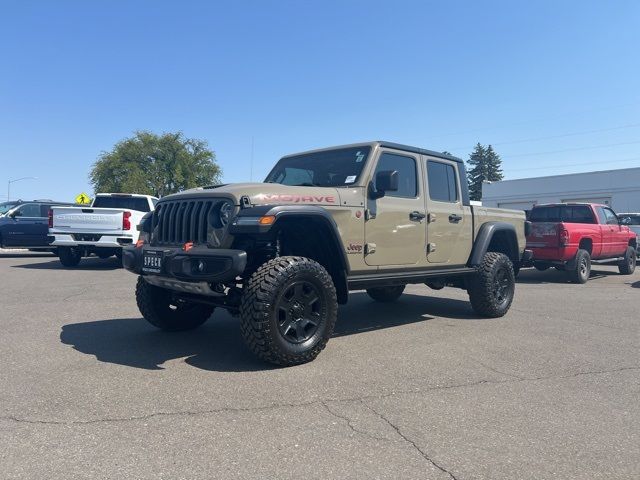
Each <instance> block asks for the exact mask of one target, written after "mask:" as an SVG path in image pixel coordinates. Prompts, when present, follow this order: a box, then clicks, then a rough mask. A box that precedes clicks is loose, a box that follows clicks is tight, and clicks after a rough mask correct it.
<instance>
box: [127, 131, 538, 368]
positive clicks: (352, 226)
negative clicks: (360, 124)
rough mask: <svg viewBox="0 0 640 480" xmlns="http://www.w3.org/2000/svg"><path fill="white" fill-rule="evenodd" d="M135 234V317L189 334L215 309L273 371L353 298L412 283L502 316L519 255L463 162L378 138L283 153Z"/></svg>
mask: <svg viewBox="0 0 640 480" xmlns="http://www.w3.org/2000/svg"><path fill="white" fill-rule="evenodd" d="M138 228H139V229H140V230H141V235H140V240H139V241H138V242H137V244H136V245H135V246H130V247H126V248H125V249H124V252H123V264H124V266H125V268H127V269H128V270H130V271H132V272H134V273H136V274H138V275H139V278H138V284H137V288H136V298H137V302H138V306H139V308H140V311H141V312H142V314H143V316H144V318H145V319H147V320H148V321H149V322H150V323H151V324H153V325H155V326H156V327H159V328H161V329H164V330H169V331H176V330H187V329H192V328H195V327H197V326H199V325H201V324H202V323H204V322H205V321H207V320H208V319H209V317H210V316H211V314H212V313H213V310H214V309H215V308H216V307H218V308H224V309H227V310H228V311H230V312H231V313H232V314H234V315H238V316H239V317H240V328H241V331H242V334H243V336H244V339H245V341H246V344H247V346H248V347H249V349H251V350H252V351H253V352H254V353H255V354H256V355H257V356H258V357H260V358H262V359H263V360H266V361H268V362H272V363H275V364H278V365H295V364H300V363H304V362H308V361H310V360H313V359H314V358H315V357H316V356H317V355H318V354H319V353H320V351H321V350H322V349H323V348H324V347H325V345H326V344H327V341H328V340H329V338H330V337H331V335H332V332H333V328H334V325H335V322H336V317H337V310H338V304H344V303H346V302H347V299H348V296H349V291H352V290H366V291H367V293H368V294H369V296H370V297H371V298H372V299H373V300H375V301H379V302H390V301H394V300H396V299H398V297H400V295H401V294H402V292H403V290H404V288H405V286H406V285H407V284H410V283H411V284H419V283H424V284H426V285H427V286H429V287H431V288H433V289H435V290H439V289H441V288H443V287H445V286H453V287H459V288H463V289H466V290H467V291H468V293H469V297H470V300H471V306H472V307H473V309H474V311H475V312H476V313H478V314H480V315H483V316H488V317H499V316H502V315H504V314H505V313H506V312H507V311H508V310H509V307H510V305H511V302H512V300H513V296H514V290H515V278H514V277H515V274H514V272H517V270H518V269H519V267H520V265H521V264H522V263H523V262H527V261H529V253H530V252H528V251H525V214H524V212H520V211H515V210H503V209H496V208H485V207H481V206H471V204H470V201H469V193H468V189H467V180H466V173H465V167H464V163H463V161H462V160H460V159H458V158H455V157H452V156H449V155H446V154H442V153H438V152H433V151H429V150H424V149H421V148H415V147H409V146H405V145H398V144H395V143H389V142H380V141H378V142H369V143H359V144H354V145H347V146H341V147H332V148H325V149H321V150H313V151H309V152H304V153H300V154H295V155H288V156H285V157H283V158H282V159H281V160H280V161H279V162H278V163H277V164H276V165H275V167H274V168H273V170H272V171H271V172H270V173H269V175H268V176H267V178H266V180H265V181H264V183H240V184H230V185H214V186H210V187H202V188H197V189H194V190H188V191H185V192H181V193H178V194H174V195H170V196H167V197H165V198H162V199H161V200H160V201H159V202H158V204H157V206H156V210H155V211H154V212H150V213H148V214H147V215H145V217H144V218H143V220H142V222H141V224H140V225H139V227H138Z"/></svg>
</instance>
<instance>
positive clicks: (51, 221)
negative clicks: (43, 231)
mask: <svg viewBox="0 0 640 480" xmlns="http://www.w3.org/2000/svg"><path fill="white" fill-rule="evenodd" d="M49 228H53V210H49Z"/></svg>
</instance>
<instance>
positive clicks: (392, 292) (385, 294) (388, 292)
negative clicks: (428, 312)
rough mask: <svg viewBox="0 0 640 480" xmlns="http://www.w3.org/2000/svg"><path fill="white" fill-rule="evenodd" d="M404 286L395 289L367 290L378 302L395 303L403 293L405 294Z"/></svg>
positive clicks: (394, 287) (378, 288) (379, 288)
mask: <svg viewBox="0 0 640 480" xmlns="http://www.w3.org/2000/svg"><path fill="white" fill-rule="evenodd" d="M404 287H405V286H404V285H396V286H393V287H375V288H367V294H369V296H370V297H371V298H372V299H374V300H375V301H376V302H382V303H389V302H395V301H396V300H397V299H398V298H400V295H402V292H404Z"/></svg>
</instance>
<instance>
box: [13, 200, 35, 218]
mask: <svg viewBox="0 0 640 480" xmlns="http://www.w3.org/2000/svg"><path fill="white" fill-rule="evenodd" d="M18 211H19V212H20V213H19V215H20V216H21V217H40V205H38V204H37V203H27V204H26V205H22V206H21V207H20V208H19V210H18Z"/></svg>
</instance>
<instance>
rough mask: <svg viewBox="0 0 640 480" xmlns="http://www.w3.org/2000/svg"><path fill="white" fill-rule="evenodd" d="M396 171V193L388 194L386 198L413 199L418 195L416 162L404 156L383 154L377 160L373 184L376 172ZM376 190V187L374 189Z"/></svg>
mask: <svg viewBox="0 0 640 480" xmlns="http://www.w3.org/2000/svg"><path fill="white" fill-rule="evenodd" d="M389 170H390V171H393V170H396V171H397V172H398V191H397V192H388V193H387V194H386V195H387V196H388V197H404V198H415V197H416V195H418V183H417V175H416V161H415V160H414V159H413V158H411V157H405V156H404V155H394V154H393V153H383V154H382V155H381V156H380V160H378V165H377V167H376V172H375V174H374V176H373V178H374V182H375V178H376V175H377V174H378V172H385V171H389ZM376 188H377V187H376Z"/></svg>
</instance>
